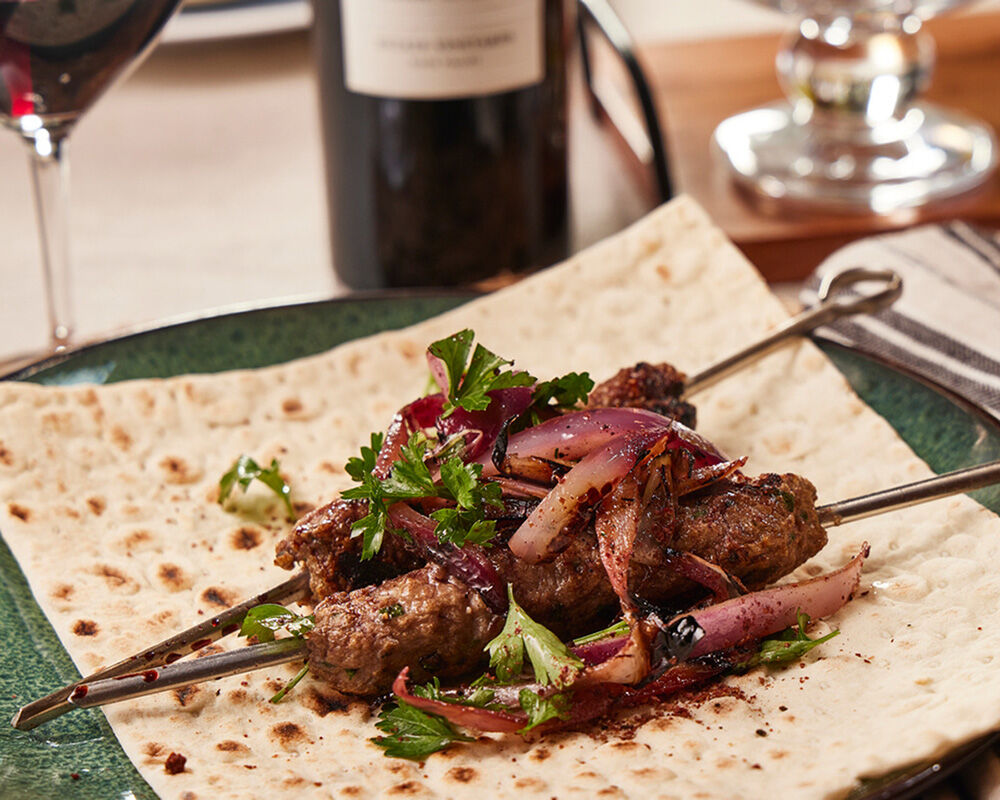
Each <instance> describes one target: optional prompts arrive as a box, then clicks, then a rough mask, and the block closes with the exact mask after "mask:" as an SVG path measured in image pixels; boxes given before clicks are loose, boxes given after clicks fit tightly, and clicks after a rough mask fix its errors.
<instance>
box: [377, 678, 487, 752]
mask: <svg viewBox="0 0 1000 800" xmlns="http://www.w3.org/2000/svg"><path fill="white" fill-rule="evenodd" d="M414 693H415V694H416V690H415V691H414ZM375 727H376V728H378V729H379V730H380V731H382V732H383V733H386V734H388V735H387V736H376V737H375V738H374V739H372V740H371V741H372V742H374V743H375V744H376V745H377V746H379V747H381V748H382V749H383V750H385V754H386V755H387V756H391V757H393V758H408V759H410V760H412V761H423V760H424V759H425V758H427V756H429V755H430V754H431V753H436V752H438V751H439V750H443V749H444V748H445V747H447V746H448V745H449V744H451V743H452V742H471V741H473V739H472V738H471V737H469V736H465V735H464V734H461V733H459V732H458V731H457V730H455V727H454V726H453V725H452V724H451V723H450V722H448V720H446V719H444V717H439V716H438V715H437V714H428V713H427V712H426V711H421V710H420V709H419V708H416V707H414V706H411V705H410V704H409V703H407V702H406V701H405V700H400V701H399V702H398V703H397V704H396V705H395V706H392V707H390V708H385V709H383V710H382V712H381V713H380V714H379V718H378V722H376V723H375Z"/></svg>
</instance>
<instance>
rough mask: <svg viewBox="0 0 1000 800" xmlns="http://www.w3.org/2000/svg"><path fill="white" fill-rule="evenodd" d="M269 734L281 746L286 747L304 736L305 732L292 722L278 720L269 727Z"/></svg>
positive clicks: (302, 739)
mask: <svg viewBox="0 0 1000 800" xmlns="http://www.w3.org/2000/svg"><path fill="white" fill-rule="evenodd" d="M270 734H271V737H272V738H273V739H275V740H276V741H277V742H278V744H280V745H281V746H282V747H288V746H290V745H293V744H296V743H297V742H301V741H304V740H305V738H306V732H305V731H304V730H302V728H300V727H299V726H298V725H297V724H296V723H294V722H279V723H278V724H277V725H274V726H272V727H271V730H270Z"/></svg>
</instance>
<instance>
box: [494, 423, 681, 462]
mask: <svg viewBox="0 0 1000 800" xmlns="http://www.w3.org/2000/svg"><path fill="white" fill-rule="evenodd" d="M670 427H671V421H670V420H669V419H667V418H666V417H662V416H660V415H659V414H656V413H654V412H652V411H646V410H645V409H640V408H594V409H589V410H586V411H571V412H569V413H568V414H562V415H560V416H558V417H554V418H552V419H550V420H546V421H545V422H542V423H539V424H538V425H535V426H533V427H531V428H527V429H525V430H523V431H521V432H520V433H516V434H514V435H513V436H511V437H510V440H509V441H508V442H507V454H508V455H510V456H519V457H522V458H528V457H531V456H536V457H539V458H550V459H551V458H554V459H570V460H576V459H579V458H583V457H584V456H585V455H586V454H587V453H589V452H590V451H591V450H594V449H595V448H597V447H600V446H601V445H604V444H607V443H608V442H609V441H611V440H612V439H614V438H615V437H616V436H620V435H621V434H623V433H634V432H637V431H642V430H659V431H665V430H668V429H669V428H670ZM476 460H477V461H478V462H479V463H480V464H482V465H483V467H484V471H483V474H484V475H485V474H492V473H493V472H496V467H495V466H493V464H492V461H491V459H490V455H489V454H486V455H483V456H480V457H479V458H478V459H476Z"/></svg>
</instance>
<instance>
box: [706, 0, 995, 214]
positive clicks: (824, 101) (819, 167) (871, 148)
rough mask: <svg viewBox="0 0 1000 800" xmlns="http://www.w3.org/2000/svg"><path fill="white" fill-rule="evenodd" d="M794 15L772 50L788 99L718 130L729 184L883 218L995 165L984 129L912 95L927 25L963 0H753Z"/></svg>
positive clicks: (923, 69)
mask: <svg viewBox="0 0 1000 800" xmlns="http://www.w3.org/2000/svg"><path fill="white" fill-rule="evenodd" d="M755 1H756V2H758V3H760V4H762V5H766V6H770V7H772V8H775V9H778V10H780V11H785V12H789V13H795V14H797V15H798V17H799V24H798V26H797V29H796V30H795V32H794V33H793V34H791V35H790V36H788V37H786V39H785V41H784V43H783V46H782V48H781V50H780V52H779V53H778V56H777V60H776V61H777V70H778V78H779V82H780V83H781V86H782V89H783V90H784V92H785V94H786V95H787V98H788V99H787V100H786V101H781V102H777V103H772V104H769V105H765V106H761V107H759V108H755V109H753V110H751V111H746V112H744V113H742V114H737V115H736V116H734V117H730V118H729V119H727V120H725V121H723V122H722V123H721V124H720V125H719V127H718V128H717V129H716V131H715V136H714V140H715V144H716V145H717V146H718V148H719V149H720V150H721V152H722V153H723V154H724V156H725V161H726V163H727V164H728V166H729V167H730V168H731V172H732V175H733V177H734V178H735V180H736V182H737V183H738V184H739V185H741V186H742V187H744V188H746V189H749V190H750V191H751V192H752V193H755V194H756V195H758V196H762V197H765V198H773V199H782V200H787V201H799V202H800V203H805V204H813V205H822V206H825V207H829V208H832V209H837V210H842V211H847V212H854V211H858V212H872V211H874V212H876V213H889V212H892V211H895V210H897V209H902V208H909V207H914V206H917V205H922V204H924V203H927V202H929V201H932V200H935V199H939V198H943V197H947V196H949V195H954V194H958V193H960V192H964V191H967V190H968V189H971V188H973V187H975V186H976V185H978V184H979V183H981V182H982V181H983V180H984V179H985V178H986V177H987V176H988V175H989V173H990V172H991V171H992V169H993V168H994V166H995V165H996V160H997V155H996V154H997V145H996V140H995V138H994V136H993V132H992V131H991V130H990V129H989V127H988V126H987V125H985V124H984V123H982V122H980V121H978V120H975V119H973V118H971V117H969V116H967V115H965V114H962V113H960V112H958V111H953V110H951V109H943V108H940V107H937V106H934V105H931V104H930V103H926V102H922V101H919V100H917V99H916V98H917V96H918V95H919V94H920V92H921V91H922V90H923V89H924V88H925V87H926V86H927V84H928V83H929V79H930V73H931V67H932V64H933V60H934V43H933V40H932V39H931V37H930V35H929V34H928V33H927V32H926V31H925V30H923V27H924V24H923V23H924V21H925V20H926V19H928V18H929V17H932V16H934V15H935V14H938V13H940V12H942V11H945V10H947V9H950V8H953V7H955V6H959V5H962V4H963V2H965V0H755Z"/></svg>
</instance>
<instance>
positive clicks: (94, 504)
mask: <svg viewBox="0 0 1000 800" xmlns="http://www.w3.org/2000/svg"><path fill="white" fill-rule="evenodd" d="M87 507H88V508H90V510H91V511H92V512H94V514H96V515H97V516H101V514H103V513H104V510H105V509H106V508H107V507H108V501H107V500H105V499H104V498H103V497H97V496H94V497H88V498H87Z"/></svg>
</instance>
